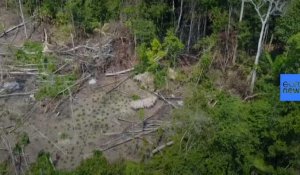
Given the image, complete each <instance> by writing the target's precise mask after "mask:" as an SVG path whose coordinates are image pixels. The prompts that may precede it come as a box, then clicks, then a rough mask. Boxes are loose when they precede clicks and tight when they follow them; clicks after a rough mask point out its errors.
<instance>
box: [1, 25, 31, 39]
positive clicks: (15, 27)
mask: <svg viewBox="0 0 300 175" xmlns="http://www.w3.org/2000/svg"><path fill="white" fill-rule="evenodd" d="M28 22H29V21H25V22H22V23H20V24H18V25H16V26H13V27H11V28H9V29H7V30H6V31H4V32H3V33H1V34H0V38H2V37H3V36H4V35H6V34H8V33H9V32H12V31H14V30H16V29H17V28H20V27H23V26H25V24H27V23H28Z"/></svg>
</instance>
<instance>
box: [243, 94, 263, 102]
mask: <svg viewBox="0 0 300 175" xmlns="http://www.w3.org/2000/svg"><path fill="white" fill-rule="evenodd" d="M259 95H261V94H253V95H249V96H247V97H245V98H244V101H248V100H250V99H253V98H255V97H257V96H259Z"/></svg>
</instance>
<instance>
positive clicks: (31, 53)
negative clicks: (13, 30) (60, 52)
mask: <svg viewBox="0 0 300 175" xmlns="http://www.w3.org/2000/svg"><path fill="white" fill-rule="evenodd" d="M15 56H16V64H21V65H32V66H33V67H37V68H38V75H37V81H38V86H39V89H38V92H37V94H36V98H37V99H45V98H48V97H50V98H53V97H58V96H59V95H64V94H68V93H69V92H68V87H69V86H71V85H72V84H74V82H75V81H76V74H75V73H74V72H69V73H65V74H64V75H60V74H57V73H56V72H55V71H56V70H57V64H58V62H59V60H58V59H57V58H56V57H55V56H54V55H47V54H44V53H43V47H42V44H41V43H38V42H33V41H27V42H25V44H24V46H23V47H22V48H21V49H18V50H17V51H16V55H15Z"/></svg>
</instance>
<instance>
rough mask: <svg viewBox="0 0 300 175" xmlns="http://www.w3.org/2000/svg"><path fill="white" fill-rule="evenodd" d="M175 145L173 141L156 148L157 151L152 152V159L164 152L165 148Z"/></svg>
mask: <svg viewBox="0 0 300 175" xmlns="http://www.w3.org/2000/svg"><path fill="white" fill-rule="evenodd" d="M173 144H174V142H173V141H170V142H168V143H166V144H164V145H161V146H159V147H157V148H155V149H154V150H153V151H152V152H151V157H152V156H153V155H154V154H156V153H158V152H160V151H161V150H163V149H164V148H166V147H167V146H171V145H173Z"/></svg>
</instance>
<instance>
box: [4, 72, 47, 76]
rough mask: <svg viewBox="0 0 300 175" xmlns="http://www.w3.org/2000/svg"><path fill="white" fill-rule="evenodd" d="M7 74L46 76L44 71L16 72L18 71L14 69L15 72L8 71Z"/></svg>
mask: <svg viewBox="0 0 300 175" xmlns="http://www.w3.org/2000/svg"><path fill="white" fill-rule="evenodd" d="M8 74H11V75H45V76H47V75H48V74H46V73H44V72H41V73H39V72H21V71H20V72H18V71H15V72H8Z"/></svg>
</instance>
